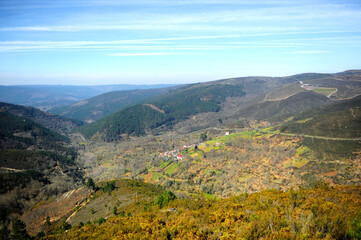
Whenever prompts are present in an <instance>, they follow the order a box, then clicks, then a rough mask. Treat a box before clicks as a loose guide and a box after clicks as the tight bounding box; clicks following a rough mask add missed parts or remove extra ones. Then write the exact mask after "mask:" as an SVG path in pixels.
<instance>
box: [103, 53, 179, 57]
mask: <svg viewBox="0 0 361 240" xmlns="http://www.w3.org/2000/svg"><path fill="white" fill-rule="evenodd" d="M106 55H107V56H115V57H138V56H168V55H174V54H173V53H110V54H106Z"/></svg>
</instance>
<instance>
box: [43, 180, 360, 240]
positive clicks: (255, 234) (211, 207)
mask: <svg viewBox="0 0 361 240" xmlns="http://www.w3.org/2000/svg"><path fill="white" fill-rule="evenodd" d="M360 206H361V186H335V187H330V186H328V185H326V184H318V185H317V186H316V187H315V188H311V189H310V188H307V189H306V188H299V189H297V190H294V189H291V190H289V191H287V192H283V191H278V190H264V191H261V192H257V193H252V194H241V195H238V196H234V197H230V198H226V199H214V198H213V199H210V198H208V199H206V198H204V197H201V196H194V197H192V198H187V199H174V200H170V201H169V202H167V203H166V204H165V206H164V207H163V208H161V209H160V207H159V205H158V204H155V203H154V204H151V205H150V207H148V208H144V210H143V211H142V212H140V213H138V214H134V215H133V216H113V217H110V218H108V219H107V220H106V222H104V223H102V224H97V223H92V224H87V225H84V226H78V227H73V228H72V229H71V230H69V231H68V232H63V233H58V234H54V235H48V236H46V237H45V239H357V236H360V233H361V231H360V229H361V228H360V215H359V213H360V210H361V209H360ZM170 209H172V210H171V211H170Z"/></svg>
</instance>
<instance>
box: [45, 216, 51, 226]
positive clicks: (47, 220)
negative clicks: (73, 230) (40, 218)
mask: <svg viewBox="0 0 361 240" xmlns="http://www.w3.org/2000/svg"><path fill="white" fill-rule="evenodd" d="M50 225H51V222H50V217H49V216H47V217H46V221H45V226H50Z"/></svg>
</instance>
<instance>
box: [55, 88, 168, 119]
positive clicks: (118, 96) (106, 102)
mask: <svg viewBox="0 0 361 240" xmlns="http://www.w3.org/2000/svg"><path fill="white" fill-rule="evenodd" d="M169 90H171V89H170V88H156V89H140V90H139V89H138V90H129V91H115V92H108V93H103V94H101V95H98V96H95V97H92V98H89V99H85V100H83V101H80V102H77V103H75V104H72V105H69V106H63V107H59V108H54V109H51V110H50V111H51V112H52V113H55V114H59V115H62V116H65V117H69V118H74V119H80V120H82V121H86V122H94V121H96V120H99V119H101V118H103V117H105V116H107V115H109V114H112V113H114V112H116V111H119V110H120V109H122V108H125V107H127V106H129V105H132V104H135V103H137V102H140V101H142V100H144V99H147V98H150V97H152V96H155V95H157V94H160V93H164V92H167V91H169Z"/></svg>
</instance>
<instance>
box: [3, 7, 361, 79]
mask: <svg viewBox="0 0 361 240" xmlns="http://www.w3.org/2000/svg"><path fill="white" fill-rule="evenodd" d="M360 56H361V1H359V0H354V1H352V0H328V1H326V0H312V1H310V0H302V1H300V0H293V1H288V0H287V1H286V0H259V1H256V0H252V1H249V0H224V1H221V0H208V1H206V0H173V1H170V0H165V1H161V0H148V1H144V0H138V1H137V0H119V1H114V0H102V1H101V0H68V1H65V0H58V1H49V0H46V1H37V0H32V1H29V0H0V84H2V85H16V84H72V85H95V84H122V83H128V84H159V83H191V82H202V81H210V80H216V79H222V78H229V77H240V76H249V75H252V76H254V75H257V76H286V75H291V74H296V73H302V72H339V71H343V70H348V69H360V68H361V57H360Z"/></svg>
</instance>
